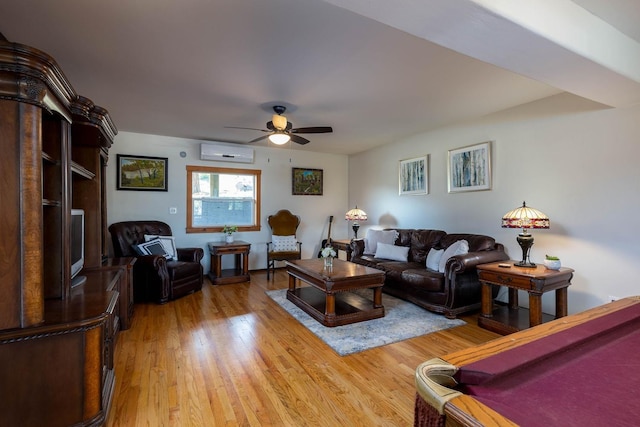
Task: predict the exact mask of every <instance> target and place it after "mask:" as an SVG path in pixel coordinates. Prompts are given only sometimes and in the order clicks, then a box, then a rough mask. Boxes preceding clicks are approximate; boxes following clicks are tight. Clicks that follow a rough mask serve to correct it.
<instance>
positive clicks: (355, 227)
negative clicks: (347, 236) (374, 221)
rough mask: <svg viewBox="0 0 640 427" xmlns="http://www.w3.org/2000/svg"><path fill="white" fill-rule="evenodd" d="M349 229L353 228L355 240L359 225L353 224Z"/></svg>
mask: <svg viewBox="0 0 640 427" xmlns="http://www.w3.org/2000/svg"><path fill="white" fill-rule="evenodd" d="M351 228H353V232H354V234H355V237H354V239H357V238H358V229H359V228H360V224H358V223H357V222H356V223H355V224H353V225H352V226H351Z"/></svg>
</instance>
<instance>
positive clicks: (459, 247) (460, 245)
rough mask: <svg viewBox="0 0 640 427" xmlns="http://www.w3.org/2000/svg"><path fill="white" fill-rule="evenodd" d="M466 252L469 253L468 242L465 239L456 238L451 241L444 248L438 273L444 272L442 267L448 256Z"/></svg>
mask: <svg viewBox="0 0 640 427" xmlns="http://www.w3.org/2000/svg"><path fill="white" fill-rule="evenodd" d="M466 253H469V242H467V241H466V240H458V241H457V242H455V243H453V244H452V245H451V246H449V247H448V248H447V249H445V251H444V253H443V254H442V258H440V265H439V268H438V271H439V272H440V273H444V267H445V266H446V265H447V260H449V258H451V257H452V256H456V255H463V254H466Z"/></svg>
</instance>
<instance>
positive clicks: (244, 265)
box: [208, 240, 251, 285]
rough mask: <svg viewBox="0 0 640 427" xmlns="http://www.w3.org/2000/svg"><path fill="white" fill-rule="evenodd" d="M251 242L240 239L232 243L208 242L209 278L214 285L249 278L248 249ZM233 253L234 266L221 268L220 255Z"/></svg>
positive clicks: (243, 280)
mask: <svg viewBox="0 0 640 427" xmlns="http://www.w3.org/2000/svg"><path fill="white" fill-rule="evenodd" d="M250 249H251V243H247V242H243V241H241V240H238V241H235V242H233V243H226V242H209V252H210V253H211V268H210V269H209V274H208V276H209V279H211V282H212V283H213V284H214V285H226V284H229V283H241V282H247V281H249V280H250V277H249V251H250ZM223 255H235V267H234V268H231V269H225V270H223V269H222V256H223Z"/></svg>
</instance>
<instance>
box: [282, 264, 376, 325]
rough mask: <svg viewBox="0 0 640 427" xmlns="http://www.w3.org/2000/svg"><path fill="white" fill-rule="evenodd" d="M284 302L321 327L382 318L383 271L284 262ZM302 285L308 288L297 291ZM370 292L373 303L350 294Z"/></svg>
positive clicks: (358, 267)
mask: <svg viewBox="0 0 640 427" xmlns="http://www.w3.org/2000/svg"><path fill="white" fill-rule="evenodd" d="M287 273H288V274H289V289H288V290H287V299H288V300H289V301H291V302H292V303H294V304H295V305H297V306H298V307H300V308H301V309H302V310H304V311H305V312H306V313H307V314H309V315H310V316H311V317H313V318H314V319H316V320H317V321H318V322H320V323H322V324H323V325H324V326H330V327H332V326H340V325H348V324H350V323H356V322H362V321H364V320H371V319H377V318H379V317H384V307H383V305H382V286H383V285H384V271H381V270H377V269H375V268H371V267H365V266H364V265H359V264H354V263H352V262H347V261H342V260H339V259H334V260H333V267H331V268H325V267H324V261H323V259H322V258H315V259H303V260H294V261H287ZM298 281H303V282H305V283H308V284H310V285H311V286H306V287H297V286H296V285H297V282H298ZM367 288H371V289H373V301H371V300H368V299H366V298H362V297H361V296H360V295H358V294H355V293H353V292H351V291H354V290H356V289H367Z"/></svg>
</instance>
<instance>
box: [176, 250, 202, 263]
mask: <svg viewBox="0 0 640 427" xmlns="http://www.w3.org/2000/svg"><path fill="white" fill-rule="evenodd" d="M176 252H177V255H178V260H179V261H184V262H200V261H202V258H204V249H202V248H176Z"/></svg>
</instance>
